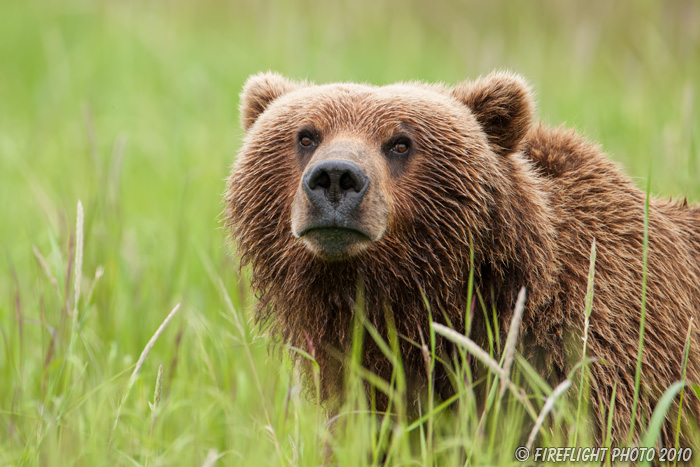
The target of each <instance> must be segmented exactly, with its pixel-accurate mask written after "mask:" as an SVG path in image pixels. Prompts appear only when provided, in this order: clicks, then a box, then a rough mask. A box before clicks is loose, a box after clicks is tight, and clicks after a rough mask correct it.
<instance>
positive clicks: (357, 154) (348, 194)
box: [291, 140, 389, 261]
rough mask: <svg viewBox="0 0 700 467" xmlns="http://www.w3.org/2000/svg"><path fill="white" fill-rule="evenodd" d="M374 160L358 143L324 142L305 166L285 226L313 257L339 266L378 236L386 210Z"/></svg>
mask: <svg viewBox="0 0 700 467" xmlns="http://www.w3.org/2000/svg"><path fill="white" fill-rule="evenodd" d="M377 159H378V158H377V157H376V156H375V154H374V153H372V152H371V151H370V150H368V149H367V148H366V147H364V146H363V145H362V144H358V143H356V142H348V141H346V140H345V141H343V140H341V141H334V142H329V143H327V146H326V147H325V148H323V149H320V150H319V151H318V152H317V153H316V154H315V155H314V158H313V159H312V160H311V161H310V162H309V165H308V166H307V168H306V170H305V171H304V174H303V175H302V177H301V181H300V183H299V188H298V189H297V193H296V194H295V196H294V202H293V203H292V213H291V214H292V216H291V221H292V222H291V224H292V225H291V227H292V234H293V235H294V236H295V237H297V238H299V239H301V241H302V242H303V243H304V245H305V246H306V247H307V248H308V249H309V250H310V251H311V252H312V253H314V254H315V255H316V256H318V257H320V258H323V259H325V260H329V261H341V260H343V259H346V258H350V257H352V256H354V255H357V254H359V253H360V252H362V251H364V250H365V249H366V248H367V247H368V246H369V245H371V244H372V243H374V242H376V241H378V240H379V239H380V238H381V237H382V235H383V234H384V231H385V229H386V226H387V222H388V216H389V205H388V203H387V200H386V198H385V196H384V194H383V193H384V189H383V188H382V187H383V185H382V183H383V178H382V176H381V174H382V172H381V166H380V165H379V164H378V162H377ZM379 160H380V161H381V159H379ZM378 167H379V168H378Z"/></svg>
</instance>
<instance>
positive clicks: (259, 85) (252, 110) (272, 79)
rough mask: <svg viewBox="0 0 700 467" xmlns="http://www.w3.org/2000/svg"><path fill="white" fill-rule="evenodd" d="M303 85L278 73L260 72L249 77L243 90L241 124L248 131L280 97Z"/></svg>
mask: <svg viewBox="0 0 700 467" xmlns="http://www.w3.org/2000/svg"><path fill="white" fill-rule="evenodd" d="M299 87H301V84H300V83H295V82H294V81H290V80H288V79H287V78H285V77H283V76H282V75H279V74H277V73H272V72H267V73H258V74H257V75H253V76H251V77H250V78H248V81H246V83H245V85H244V86H243V92H241V126H242V127H243V129H244V130H245V131H248V130H249V129H250V127H251V126H253V123H255V121H256V120H257V119H258V117H259V116H260V114H262V113H263V112H264V111H265V109H267V107H268V106H269V105H270V104H271V103H272V102H273V101H274V100H275V99H277V98H278V97H280V96H283V95H284V94H287V93H288V92H291V91H294V90H295V89H298V88H299Z"/></svg>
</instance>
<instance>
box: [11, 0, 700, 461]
mask: <svg viewBox="0 0 700 467" xmlns="http://www.w3.org/2000/svg"><path fill="white" fill-rule="evenodd" d="M496 68H499V69H503V68H505V69H511V70H514V71H517V72H519V73H521V74H523V75H524V76H526V77H527V79H528V80H529V81H530V83H531V84H532V86H533V89H534V90H535V92H536V94H537V100H538V115H539V118H540V119H541V120H542V121H543V122H545V123H546V124H550V125H560V124H565V125H566V126H568V127H574V128H577V129H578V130H579V131H581V132H582V133H584V134H585V135H586V136H587V137H588V138H590V139H592V140H595V141H597V142H599V143H600V144H601V146H602V148H603V150H604V151H605V152H606V153H608V154H609V155H610V157H611V158H612V159H614V160H616V161H618V162H619V163H620V164H622V166H623V167H624V169H625V171H627V173H629V174H631V175H632V176H633V177H634V178H635V180H637V182H638V185H639V186H640V187H641V188H646V187H647V183H649V186H650V191H651V193H653V194H654V195H657V196H662V197H666V198H669V197H673V198H683V197H686V196H687V198H688V200H689V201H690V202H698V201H700V119H699V118H698V115H697V109H698V108H699V104H700V87H699V86H698V83H700V4H698V2H696V1H692V0H689V1H680V0H679V1H675V2H662V1H650V0H640V1H631V0H624V1H619V2H608V1H590V2H578V3H573V2H572V3H568V2H567V3H565V2H559V1H554V0H550V1H542V0H537V1H533V2H476V1H474V2H457V1H452V0H436V1H433V2H427V1H418V0H409V1H406V2H401V1H398V0H379V1H370V0H358V1H354V2H349V1H342V2H311V1H310V0H290V1H281V2H267V1H262V2H254V1H248V2H246V1H243V0H231V1H228V2H217V1H214V0H203V1H198V2H194V1H184V0H179V1H176V0H168V1H142V2H137V1H134V0H125V1H110V0H65V1H60V2H59V1H56V0H45V1H40V0H26V1H14V2H12V1H9V2H3V3H2V5H0V201H1V202H0V245H1V246H2V258H1V259H0V261H1V262H2V267H0V464H2V465H290V464H291V465H318V464H320V463H321V462H322V461H323V459H324V456H328V451H330V452H332V455H333V459H335V461H337V462H338V463H339V464H341V465H364V464H372V463H376V462H379V461H380V460H382V459H385V460H387V461H388V462H389V463H391V464H403V465H406V464H417V465H432V464H436V465H438V464H439V465H444V464H456V463H464V462H469V463H473V464H478V465H481V464H490V465H496V464H498V465H517V464H518V463H517V462H516V461H515V460H514V457H513V452H514V451H515V448H516V447H517V446H518V445H519V444H520V443H521V438H522V436H523V430H525V429H526V428H524V427H528V426H529V425H528V423H527V422H528V418H529V417H530V415H529V414H528V413H527V412H526V411H524V409H523V407H522V404H519V403H518V402H517V401H515V400H514V399H512V398H506V399H504V401H503V403H502V404H501V402H500V401H496V402H494V404H493V406H492V407H491V409H490V410H491V411H490V412H489V413H488V414H487V415H486V416H484V417H483V420H487V421H488V423H485V424H484V422H483V420H482V417H481V415H480V414H479V413H477V412H478V411H477V409H476V408H475V407H474V405H473V404H474V402H473V401H472V400H471V399H470V397H469V390H468V389H467V388H461V389H462V390H461V391H460V393H459V394H458V397H457V398H456V399H455V400H453V401H451V402H452V403H453V407H456V409H455V410H451V409H447V410H444V409H445V407H444V406H439V407H431V409H432V411H428V413H427V415H426V416H425V417H424V418H422V419H421V420H419V421H418V422H415V421H412V420H407V419H405V417H402V416H401V414H399V416H398V417H385V418H382V417H377V416H375V415H373V414H371V413H369V412H371V410H369V408H368V406H367V401H365V400H363V398H362V396H361V393H362V391H361V390H359V389H357V388H359V387H360V384H359V381H360V377H361V376H362V374H361V373H359V372H358V373H357V374H355V375H354V377H353V378H352V379H351V381H350V383H349V384H350V389H351V391H350V396H349V400H348V402H347V404H346V405H345V406H344V408H343V410H341V412H340V414H339V415H338V417H337V418H334V419H331V420H328V419H327V416H326V415H325V413H324V411H323V408H322V407H319V406H318V405H317V404H316V403H314V401H313V398H312V397H308V395H307V394H306V393H305V392H304V389H303V385H302V383H301V380H300V375H299V372H298V371H297V370H295V369H294V366H293V365H292V360H291V359H290V357H289V355H288V354H287V353H286V352H284V351H281V352H274V351H270V345H269V344H270V341H271V337H270V336H268V335H267V334H266V333H265V330H264V329H263V330H261V329H259V328H258V327H256V326H255V322H254V319H253V316H252V315H251V310H252V306H253V304H254V302H255V297H254V296H252V295H251V293H250V291H249V289H248V273H247V271H246V270H243V271H239V268H238V264H237V259H236V257H235V255H234V252H233V249H232V248H231V246H230V245H229V244H228V241H227V235H226V232H225V231H224V230H223V229H222V226H221V218H220V214H221V211H222V209H223V205H222V202H221V199H222V194H223V192H224V188H225V179H226V177H227V175H228V172H229V170H230V166H231V164H232V162H233V161H234V159H235V156H236V151H237V148H238V147H239V145H240V144H241V138H242V136H243V133H242V130H241V129H240V125H239V120H238V94H239V92H240V90H241V87H242V85H243V83H244V81H245V79H246V78H247V76H249V75H250V74H253V73H256V72H259V71H265V70H275V71H278V72H280V73H282V74H284V75H286V76H289V77H291V78H296V79H309V80H311V81H315V82H330V81H361V82H371V83H374V84H384V83H391V82H395V81H402V80H423V81H443V82H447V83H457V82H459V81H461V80H464V79H473V78H476V77H477V76H479V75H482V74H486V73H488V72H489V71H491V70H493V69H496ZM649 177H650V178H649ZM178 304H179V308H178V309H177V312H176V313H175V314H174V315H173V316H172V318H171V319H170V320H169V322H168V323H167V326H166V327H165V328H164V330H163V332H162V334H160V335H159V337H158V339H157V340H156V341H155V343H154V344H153V346H152V348H151V349H150V351H149V352H148V354H147V356H145V360H143V361H141V362H139V358H140V356H141V355H142V352H143V350H144V348H146V347H147V344H148V343H149V340H150V339H151V338H152V336H153V335H154V333H156V330H157V329H158V328H159V326H161V323H163V321H164V320H165V319H166V316H168V314H169V313H170V312H171V310H173V309H175V308H176V306H177V305H178ZM582 312H584V310H583V304H582ZM515 366H516V370H517V371H516V375H517V376H516V378H515V379H514V380H513V381H514V384H517V383H518V382H519V381H520V380H519V379H518V378H521V379H522V380H523V381H524V380H526V379H527V380H528V381H529V382H530V385H531V386H532V387H535V388H539V389H538V391H539V392H537V393H536V394H531V396H532V404H533V406H534V408H535V409H536V410H537V411H538V412H539V410H540V409H541V408H542V407H543V406H544V404H545V399H546V398H547V397H548V396H549V395H551V392H552V388H548V387H546V386H545V385H542V384H539V383H538V382H537V377H536V376H535V375H533V374H532V372H531V371H530V370H529V366H528V365H527V362H525V361H524V360H523V359H522V358H516V360H515ZM161 368H162V370H159V369H161ZM159 372H160V373H159ZM159 374H160V376H159ZM485 384H491V385H497V382H495V381H494V380H489V381H487V382H485ZM494 387H497V386H494ZM577 397H578V394H575V393H571V394H568V395H566V396H563V397H561V398H559V399H557V401H556V403H555V404H554V406H553V408H552V412H551V414H550V415H549V416H548V417H547V418H546V420H545V425H544V428H543V429H542V430H541V432H540V433H539V435H538V437H539V438H538V443H539V444H541V445H544V446H566V445H571V438H570V436H571V432H572V431H575V432H577V433H579V434H578V435H577V436H578V444H579V445H583V446H585V445H587V444H586V443H587V441H586V436H587V434H586V433H587V427H588V424H587V422H586V414H585V411H584V412H583V415H582V416H581V418H580V419H579V417H577V414H576V413H575V412H576V411H575V410H574V411H573V413H572V410H571V407H572V405H571V404H574V405H573V406H574V407H576V399H577ZM501 405H502V407H501ZM650 425H651V424H650ZM650 428H651V426H650ZM525 434H527V433H525ZM324 449H325V451H326V453H324V452H323V451H324ZM693 460H694V461H695V462H696V463H700V453H696V456H695V457H694V459H693Z"/></svg>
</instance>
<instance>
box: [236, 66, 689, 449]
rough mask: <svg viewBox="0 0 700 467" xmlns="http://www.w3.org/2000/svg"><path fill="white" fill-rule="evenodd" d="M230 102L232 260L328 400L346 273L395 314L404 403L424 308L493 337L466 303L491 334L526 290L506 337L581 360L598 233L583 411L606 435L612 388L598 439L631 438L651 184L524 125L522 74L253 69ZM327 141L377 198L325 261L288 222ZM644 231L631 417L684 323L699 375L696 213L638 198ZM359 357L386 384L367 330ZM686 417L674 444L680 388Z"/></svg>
mask: <svg viewBox="0 0 700 467" xmlns="http://www.w3.org/2000/svg"><path fill="white" fill-rule="evenodd" d="M241 101H242V104H241V114H242V124H243V127H244V129H245V131H246V136H245V140H244V144H243V146H242V148H241V150H240V153H239V155H238V159H237V161H236V163H235V165H234V167H233V170H232V173H231V175H230V178H229V181H228V187H227V193H226V198H225V203H226V209H225V216H226V226H227V227H228V228H229V229H230V232H231V236H232V239H233V241H234V243H235V244H236V246H237V249H238V251H239V253H240V256H241V263H242V264H243V265H250V267H251V271H252V288H253V289H254V290H255V292H256V295H257V297H258V299H259V300H258V305H257V317H258V319H259V320H261V321H262V322H265V323H269V324H271V325H272V327H273V330H274V331H275V332H277V333H279V334H280V335H281V336H282V338H283V339H284V341H285V342H287V343H289V344H291V345H292V346H295V347H299V348H302V349H305V350H306V351H309V352H313V353H314V355H315V358H316V360H317V361H318V363H319V365H320V376H321V381H322V397H323V398H324V399H328V398H332V397H334V396H338V395H340V394H341V392H342V387H343V368H344V362H343V359H342V355H345V354H346V353H347V351H348V349H349V345H350V342H351V340H352V335H353V313H354V311H353V310H354V309H355V306H356V299H357V297H358V295H357V294H356V292H357V290H358V284H361V285H362V287H361V289H362V290H363V291H364V293H363V295H362V300H363V307H364V314H365V316H366V318H367V320H369V322H371V323H372V325H373V326H375V327H376V328H377V330H378V331H379V333H380V334H381V335H382V336H383V337H384V338H385V339H386V337H387V319H386V315H385V313H386V311H387V310H389V311H390V313H391V317H393V322H394V323H395V326H396V330H397V332H398V334H399V336H400V342H399V345H400V350H401V357H402V360H403V364H404V368H405V370H404V371H405V374H406V379H407V381H408V383H409V384H410V386H409V388H408V396H409V398H411V397H412V398H414V399H416V398H418V397H419V395H420V394H421V393H422V392H423V391H425V389H426V384H427V376H426V370H425V362H424V356H423V353H422V352H421V350H420V343H421V342H425V340H426V339H428V336H429V335H430V334H429V332H430V328H429V326H430V324H429V323H430V315H429V312H428V309H430V310H431V312H432V319H433V320H435V321H437V322H441V323H445V324H449V325H451V326H452V327H454V328H455V329H456V330H458V331H460V332H465V333H468V334H469V336H470V337H471V338H472V339H473V340H474V341H476V342H477V343H478V344H479V345H481V346H482V347H483V348H486V349H488V348H489V344H490V343H489V338H488V335H489V334H488V332H487V325H488V324H490V325H492V326H493V324H494V323H487V318H486V317H485V315H484V313H481V312H480V311H478V310H480V309H481V308H482V307H485V309H487V310H492V309H493V310H497V320H498V323H497V325H498V328H497V329H498V330H499V332H500V334H501V335H500V341H501V342H505V336H506V334H507V332H508V328H509V324H510V322H511V317H512V310H513V308H514V304H515V301H516V298H517V295H518V291H519V290H520V288H521V287H525V288H526V290H527V302H526V307H525V311H524V315H523V319H522V324H521V328H520V339H519V350H520V352H521V353H522V354H523V355H524V356H525V357H526V358H527V359H528V360H529V361H530V362H531V364H532V365H533V366H534V367H535V368H536V369H537V370H538V371H539V372H540V373H541V374H542V376H543V377H545V378H546V379H547V380H548V381H549V382H550V383H551V384H557V383H558V382H560V381H562V380H563V379H565V378H567V376H568V375H569V374H570V372H572V370H573V368H574V366H575V365H576V363H578V362H579V361H580V360H581V357H582V340H581V338H582V336H583V335H584V320H585V312H584V310H585V301H586V293H587V286H588V270H589V262H590V254H591V247H592V244H593V242H594V240H595V243H596V249H597V258H596V261H595V283H594V293H595V295H594V299H593V305H592V313H591V316H590V327H589V329H588V343H587V357H593V358H595V359H596V361H595V362H594V363H592V364H590V372H591V375H590V376H591V378H590V379H591V381H590V382H591V384H590V391H591V393H590V403H591V407H592V411H591V413H592V415H593V416H594V418H595V420H596V426H597V437H598V439H601V437H602V433H604V427H605V426H606V425H607V420H606V417H607V408H608V404H609V403H610V400H611V395H612V392H613V388H614V386H615V385H616V386H617V388H616V402H615V408H614V414H613V418H612V430H613V431H612V433H613V439H614V440H618V441H620V442H624V441H626V439H627V436H628V434H629V427H630V419H631V416H632V406H633V397H634V388H635V371H636V362H637V352H638V343H639V329H640V316H641V305H642V279H643V271H644V267H643V245H644V218H645V201H646V194H645V193H644V192H643V191H641V190H639V189H638V188H637V187H636V186H635V185H634V183H633V182H632V181H631V180H630V178H629V177H627V176H626V175H624V174H623V172H622V171H621V170H620V168H619V167H618V166H617V165H616V164H615V163H613V162H611V161H610V160H608V159H607V158H606V156H605V155H604V154H603V153H602V152H601V150H600V148H599V147H598V146H596V145H594V144H591V143H590V142H588V141H586V140H585V139H583V138H582V137H580V136H579V135H577V134H576V133H574V132H572V131H568V130H565V129H562V128H546V127H544V126H541V125H538V124H534V123H533V109H534V105H533V99H532V94H531V91H530V89H529V87H528V85H527V84H526V83H525V81H524V80H523V79H522V78H520V77H518V76H516V75H513V74H510V73H506V72H496V73H492V74H491V75H489V76H487V77H484V78H481V79H479V80H477V81H473V82H469V81H468V82H464V83H461V84H458V85H457V86H454V87H448V86H445V85H428V84H423V83H401V84H394V85H388V86H383V87H376V86H371V85H360V84H352V83H343V84H330V85H313V84H310V83H306V82H293V81H290V80H287V79H286V78H283V77H282V76H279V75H277V74H272V73H265V74H259V75H255V76H253V77H251V78H250V79H249V80H248V82H247V83H246V85H245V87H244V90H243V93H242V96H241ZM305 128H306V129H307V130H304V129H305ZM300 131H307V132H309V131H310V132H311V133H309V134H312V136H310V137H309V138H310V140H311V142H312V143H313V145H314V146H313V147H312V149H311V152H308V151H307V150H305V149H303V148H302V146H300V144H302V145H303V144H305V143H307V142H308V141H307V140H304V141H302V140H301V138H302V137H300V134H301V133H300ZM304 134H306V133H304ZM396 134H401V135H404V136H403V137H404V138H407V139H406V140H407V141H409V142H410V149H409V151H407V153H408V155H407V156H405V157H403V156H400V155H399V152H400V151H402V150H403V149H404V148H403V147H401V146H395V147H396V148H398V149H397V151H398V152H397V151H394V149H393V148H392V149H389V150H387V147H388V146H387V144H393V143H391V142H390V141H392V138H394V137H395V135H396ZM300 141H301V143H300ZM388 141H389V143H387V142H388ZM333 145H335V146H333ZM331 146H333V147H335V148H336V149H338V148H340V149H338V150H342V151H341V152H342V153H343V154H351V155H352V157H353V158H354V159H352V160H353V161H354V163H357V165H358V166H360V167H361V169H362V171H364V172H365V173H366V174H367V176H368V179H369V180H370V182H369V183H370V188H369V189H370V190H371V193H370V194H368V195H367V196H370V197H371V198H368V199H371V200H372V201H371V202H370V201H367V203H366V204H367V206H364V208H363V209H364V211H363V212H362V213H361V214H357V216H358V217H361V218H362V219H361V221H362V222H365V223H366V225H367V226H369V227H367V229H368V231H371V232H379V235H378V236H377V235H375V234H372V235H369V234H368V235H367V238H365V239H364V243H363V242H351V243H352V245H351V246H352V247H348V248H347V249H345V250H342V251H345V253H341V254H339V255H337V254H336V255H331V256H328V255H326V256H324V254H323V253H322V252H319V251H321V250H322V248H321V247H319V243H318V242H314V241H312V240H309V239H307V238H306V237H305V236H303V235H302V236H301V238H299V237H300V234H299V231H298V228H297V227H296V225H297V224H299V223H300V222H301V223H303V222H304V219H306V218H305V217H304V216H307V217H308V216H309V215H311V214H309V209H310V208H309V207H308V206H307V204H308V200H307V199H306V198H305V197H304V192H303V190H302V189H301V188H300V184H302V183H304V182H303V180H304V176H305V174H306V173H308V171H310V170H312V168H313V167H312V166H313V165H314V164H315V162H316V159H315V157H316V155H317V154H321V153H322V152H323V151H326V150H329V149H328V148H330V147H331ZM348 148H349V149H348ZM392 151H394V152H392ZM319 157H321V156H319ZM324 157H325V156H324ZM348 157H350V156H348ZM304 203H306V204H304ZM363 203H364V201H363ZM380 208H381V209H380ZM382 209H384V210H386V213H384V211H382ZM300 212H301V214H300ZM372 216H374V218H373V217H372ZM358 222H359V221H358ZM363 228H364V227H363ZM382 229H383V230H382ZM360 230H361V229H360ZM326 240H327V239H324V241H326ZM314 245H316V246H315V247H314ZM321 245H322V244H321ZM343 245H344V244H343ZM648 245H649V246H648V262H647V264H648V272H647V281H646V324H645V329H646V333H645V335H644V351H643V355H642V373H641V400H640V402H639V404H638V409H637V410H638V412H637V414H636V419H637V420H640V419H641V420H646V421H648V420H649V419H650V417H651V413H652V411H653V409H654V407H655V404H656V402H657V401H658V399H659V397H660V396H661V394H663V392H664V391H665V390H666V389H667V388H668V387H669V386H670V385H671V384H672V383H673V382H675V381H678V380H681V378H682V373H681V372H682V357H683V355H684V346H685V342H686V336H687V335H688V333H689V332H691V344H690V347H689V358H688V364H687V374H686V378H687V380H688V381H691V382H693V383H697V382H700V348H699V346H698V344H697V335H696V333H695V328H694V326H695V325H697V323H698V322H699V321H700V209H699V208H698V207H695V206H688V205H687V203H685V202H684V203H676V202H671V201H662V200H658V199H653V198H652V199H651V200H650V204H649V226H648ZM319 248H321V250H319ZM471 265H473V266H471ZM470 271H471V272H473V280H474V288H475V290H476V292H477V293H476V294H475V296H476V297H479V299H478V301H477V303H476V311H473V310H474V308H475V307H474V305H475V304H474V303H467V292H468V288H469V287H468V283H469V276H470ZM469 310H472V312H471V313H470V311H469ZM467 313H470V316H469V319H470V322H471V326H470V329H465V322H466V321H467V316H466V315H467ZM691 319H693V320H694V322H695V325H691ZM691 326H692V329H691V330H690V331H689V328H690V327H691ZM491 344H492V343H491ZM452 349H453V346H452V344H451V343H450V342H449V341H447V340H445V339H441V338H438V339H437V342H436V350H437V352H438V353H439V354H442V355H450V352H452V351H453V350H452ZM363 364H364V365H365V367H367V368H368V369H369V370H371V371H373V372H374V373H376V374H377V375H378V376H380V377H382V378H384V379H385V380H387V381H389V380H390V378H391V373H392V365H391V363H390V362H389V361H388V360H387V359H386V358H385V357H384V355H383V354H382V352H381V351H380V349H379V348H378V346H377V345H376V344H375V343H374V342H373V341H372V339H365V340H364V348H363ZM439 367H440V365H436V374H435V376H434V378H435V385H436V390H437V391H438V393H439V394H441V395H442V396H443V397H447V396H449V395H450V391H452V385H451V384H450V381H449V377H448V375H447V372H445V371H442V372H441V371H440V369H439ZM574 379H575V381H578V377H576V378H574ZM676 400H677V399H676ZM379 404H380V405H381V404H382V402H381V401H380V402H379ZM677 407H678V406H677V405H676V406H675V414H674V409H672V410H671V411H669V413H668V422H667V423H666V425H665V427H664V429H663V433H662V442H663V443H665V444H666V445H667V446H672V445H673V440H674V436H675V424H674V422H673V420H672V419H674V418H675V417H676V416H677V414H678V408H677ZM684 413H685V415H684V422H683V429H682V436H681V440H682V442H685V443H686V445H687V444H688V443H691V442H692V440H691V435H690V434H689V433H690V430H691V429H692V427H694V426H696V425H697V423H698V414H700V405H699V403H698V399H697V398H696V397H695V396H694V395H692V391H689V390H688V391H686V398H685V400H684ZM643 423H644V422H643ZM636 426H637V429H636V431H635V433H633V436H634V437H635V438H637V439H638V436H639V435H640V434H641V433H642V432H641V431H640V428H639V427H640V423H639V422H638V423H637V424H636Z"/></svg>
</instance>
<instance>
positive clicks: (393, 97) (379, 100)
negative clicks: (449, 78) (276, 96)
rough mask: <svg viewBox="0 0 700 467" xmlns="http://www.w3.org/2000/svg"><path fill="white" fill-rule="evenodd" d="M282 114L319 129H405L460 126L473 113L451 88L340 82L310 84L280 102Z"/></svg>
mask: <svg viewBox="0 0 700 467" xmlns="http://www.w3.org/2000/svg"><path fill="white" fill-rule="evenodd" d="M279 104H280V111H281V112H282V113H292V114H294V118H295V120H297V121H304V122H306V123H308V124H311V125H313V126H316V127H332V128H336V129H338V128H341V127H353V128H358V127H367V128H368V129H375V130H380V131H381V130H382V129H383V130H388V131H391V129H395V130H399V129H401V128H402V127H403V126H404V125H409V126H410V125H420V126H426V125H431V124H432V123H437V121H442V122H450V123H452V124H453V125H457V124H458V123H459V122H464V120H465V114H468V113H469V111H468V109H467V108H466V107H465V106H463V105H461V104H460V103H459V102H457V100H456V99H454V98H453V97H451V96H450V95H449V92H448V91H447V88H445V87H443V86H440V85H427V84H422V83H398V84H391V85H386V86H373V85H365V84H356V83H337V84H324V85H314V86H307V87H304V88H301V89H298V90H296V91H293V92H291V93H289V94H288V95H286V96H284V98H283V99H280V102H279Z"/></svg>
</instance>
